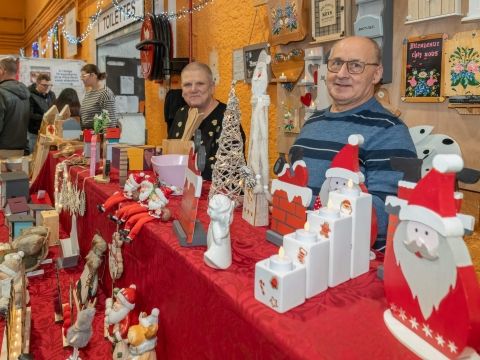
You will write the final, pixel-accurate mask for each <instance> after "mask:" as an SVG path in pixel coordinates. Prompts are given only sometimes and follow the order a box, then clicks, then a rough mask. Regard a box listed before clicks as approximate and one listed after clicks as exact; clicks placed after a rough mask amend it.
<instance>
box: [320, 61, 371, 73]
mask: <svg viewBox="0 0 480 360" xmlns="http://www.w3.org/2000/svg"><path fill="white" fill-rule="evenodd" d="M343 64H347V70H348V72H349V73H350V74H361V73H363V71H364V70H365V66H367V65H375V66H378V64H377V63H366V62H363V61H358V60H350V61H345V60H340V59H331V60H328V61H327V69H328V71H330V72H333V73H338V72H340V70H342V67H343Z"/></svg>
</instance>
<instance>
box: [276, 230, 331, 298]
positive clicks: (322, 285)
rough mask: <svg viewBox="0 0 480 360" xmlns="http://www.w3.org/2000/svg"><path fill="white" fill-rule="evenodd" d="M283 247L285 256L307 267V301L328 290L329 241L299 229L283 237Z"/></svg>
mask: <svg viewBox="0 0 480 360" xmlns="http://www.w3.org/2000/svg"><path fill="white" fill-rule="evenodd" d="M312 235H313V236H312ZM283 247H284V248H285V254H286V255H287V256H288V257H289V258H291V259H293V261H294V263H295V264H299V265H305V269H306V272H307V274H306V289H305V291H306V298H307V299H309V298H311V297H313V296H315V295H317V294H320V293H321V292H323V291H325V290H326V289H327V288H328V256H329V251H330V242H329V241H328V240H327V239H323V238H320V237H319V236H317V235H316V234H315V233H313V232H309V231H306V230H304V229H299V230H297V231H296V232H294V233H291V234H287V235H285V236H284V237H283Z"/></svg>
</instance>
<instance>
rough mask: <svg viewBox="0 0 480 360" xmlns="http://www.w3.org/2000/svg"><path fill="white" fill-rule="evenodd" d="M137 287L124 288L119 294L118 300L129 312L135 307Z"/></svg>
mask: <svg viewBox="0 0 480 360" xmlns="http://www.w3.org/2000/svg"><path fill="white" fill-rule="evenodd" d="M136 289H137V287H136V286H135V285H133V284H132V285H130V286H129V287H128V288H123V289H121V290H120V291H119V292H118V293H117V300H118V301H120V303H121V304H122V305H123V306H125V307H126V308H127V309H129V310H133V308H134V307H135V299H136V296H137V291H136Z"/></svg>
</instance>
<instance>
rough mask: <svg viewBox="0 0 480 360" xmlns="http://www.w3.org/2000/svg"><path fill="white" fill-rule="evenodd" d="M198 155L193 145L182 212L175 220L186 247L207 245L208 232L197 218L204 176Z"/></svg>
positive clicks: (176, 233)
mask: <svg viewBox="0 0 480 360" xmlns="http://www.w3.org/2000/svg"><path fill="white" fill-rule="evenodd" d="M197 156H198V154H197V153H196V152H195V150H194V146H192V148H191V149H190V154H189V155H188V168H187V170H186V178H185V186H184V188H183V198H182V203H181V207H180V212H179V215H178V220H174V222H173V230H174V231H175V235H176V236H177V239H178V241H179V242H180V245H181V246H185V247H190V246H206V245H207V234H206V233H205V230H204V229H203V226H202V224H201V223H200V221H199V220H198V219H197V211H198V200H199V198H200V194H201V192H202V177H201V176H200V170H199V167H198V166H197V162H198V159H197Z"/></svg>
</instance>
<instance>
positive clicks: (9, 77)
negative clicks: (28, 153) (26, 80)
mask: <svg viewBox="0 0 480 360" xmlns="http://www.w3.org/2000/svg"><path fill="white" fill-rule="evenodd" d="M16 75H17V60H16V59H14V58H12V57H6V58H3V59H0V158H2V159H5V158H8V157H10V156H22V155H23V154H24V151H25V147H26V145H27V128H28V119H29V115H30V101H29V98H30V92H29V91H28V88H27V87H26V86H25V85H24V84H22V83H21V82H19V81H17V80H16Z"/></svg>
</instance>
